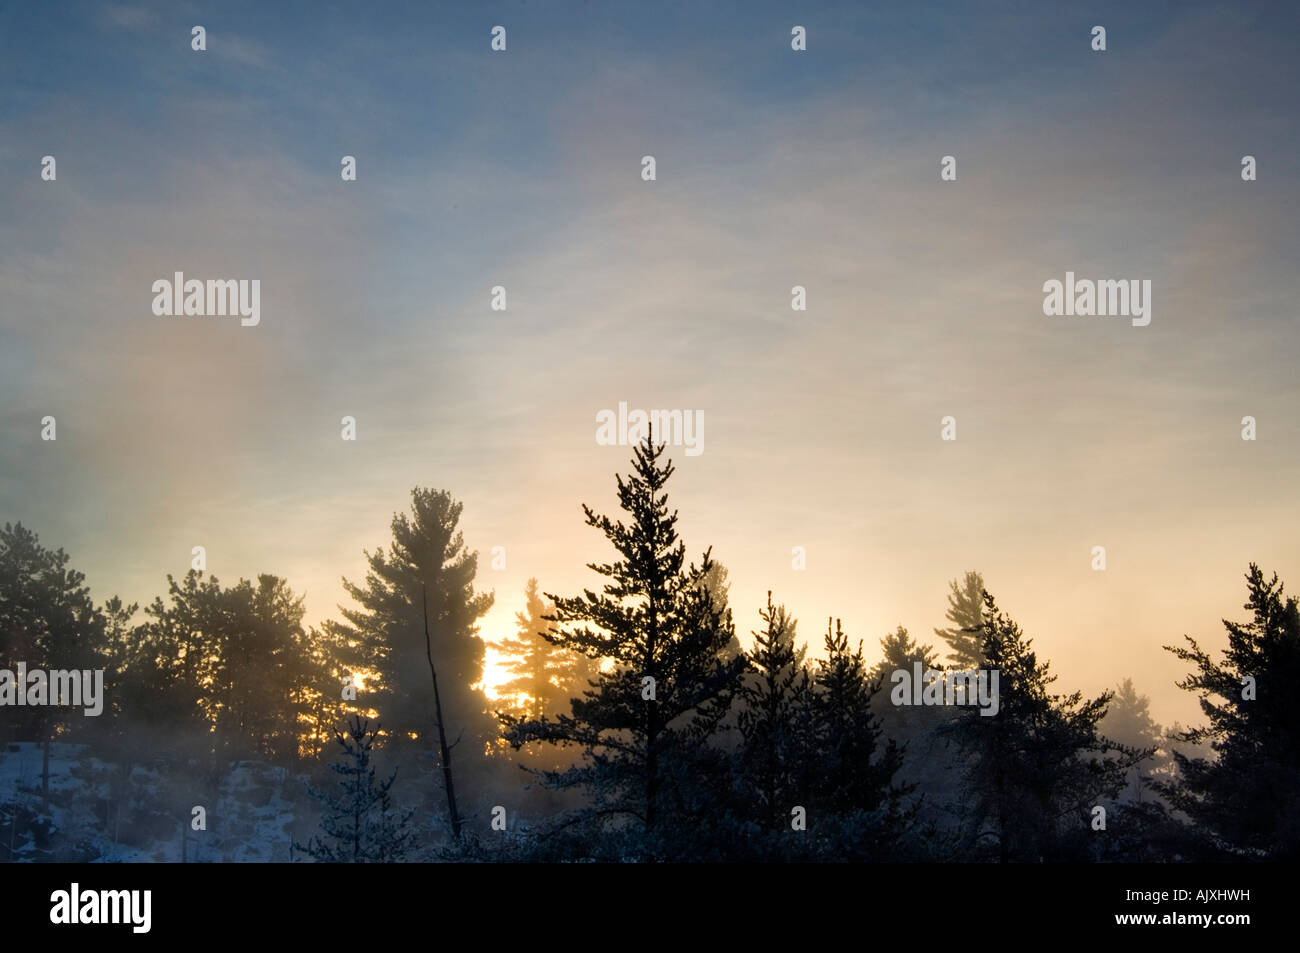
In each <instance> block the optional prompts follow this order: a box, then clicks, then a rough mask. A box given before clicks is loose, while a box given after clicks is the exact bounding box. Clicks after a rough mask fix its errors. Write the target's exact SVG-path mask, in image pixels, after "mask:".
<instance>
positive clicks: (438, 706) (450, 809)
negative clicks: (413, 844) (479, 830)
mask: <svg viewBox="0 0 1300 953" xmlns="http://www.w3.org/2000/svg"><path fill="white" fill-rule="evenodd" d="M420 593H421V595H422V597H423V598H422V601H423V603H424V652H425V656H426V657H427V658H428V659H429V677H430V678H432V679H433V707H434V711H435V713H436V715H437V720H438V747H439V749H440V751H441V754H442V781H443V787H445V788H446V790H447V813H448V814H449V815H450V817H451V833H452V836H453V837H455V838H456V839H457V840H460V812H458V811H457V810H456V786H455V784H454V783H453V782H452V776H451V749H450V748H449V747H447V731H446V728H445V727H444V725H443V723H442V698H441V696H440V695H439V694H438V672H437V670H436V669H434V667H433V644H432V643H431V642H430V641H429V590H428V587H427V586H425V585H421V586H420Z"/></svg>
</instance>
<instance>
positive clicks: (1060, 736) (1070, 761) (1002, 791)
mask: <svg viewBox="0 0 1300 953" xmlns="http://www.w3.org/2000/svg"><path fill="white" fill-rule="evenodd" d="M980 628H981V632H982V634H983V644H982V647H981V653H982V656H983V659H984V667H985V668H986V670H989V671H992V670H996V671H997V673H998V709H997V713H996V714H994V715H991V716H989V715H984V714H982V713H981V712H982V711H983V709H982V708H980V707H967V708H963V709H961V714H960V715H959V716H958V717H957V718H956V719H955V720H954V721H953V722H952V723H950V725H948V726H945V729H944V730H945V731H947V732H950V733H951V735H952V736H953V737H955V739H956V740H957V742H958V743H959V744H960V745H961V747H962V749H963V751H964V753H965V755H966V758H967V765H968V771H967V775H966V794H967V797H968V801H969V805H970V808H971V816H970V818H969V821H970V826H969V828H968V831H967V834H968V838H969V839H968V848H969V849H970V850H971V851H972V853H974V854H975V856H981V855H986V856H988V857H989V859H994V860H999V861H1030V862H1040V861H1045V860H1066V859H1084V858H1085V857H1087V856H1090V854H1089V850H1090V848H1091V845H1090V844H1089V842H1088V841H1087V840H1086V838H1087V837H1088V836H1089V835H1090V831H1091V829H1090V826H1089V822H1090V819H1091V811H1092V808H1093V807H1094V806H1096V805H1098V803H1099V802H1100V801H1101V800H1103V799H1112V800H1113V799H1114V798H1116V797H1117V796H1118V795H1119V793H1120V791H1121V790H1122V789H1123V788H1124V783H1125V779H1126V775H1127V772H1128V770H1129V768H1131V767H1132V766H1133V764H1135V763H1136V762H1137V760H1139V758H1138V754H1137V753H1135V752H1132V751H1130V750H1126V749H1123V748H1122V746H1119V745H1117V744H1115V743H1113V742H1110V741H1108V740H1107V739H1105V738H1103V737H1101V736H1100V734H1099V733H1098V730H1097V723H1098V722H1099V721H1100V720H1101V718H1102V717H1103V716H1104V715H1105V714H1106V705H1107V702H1108V701H1109V700H1110V692H1105V693H1103V694H1102V695H1100V696H1098V697H1097V698H1094V699H1092V700H1090V701H1084V700H1083V695H1082V693H1080V692H1074V693H1073V694H1070V695H1065V696H1062V695H1055V694H1052V693H1051V692H1050V691H1049V686H1050V685H1051V683H1052V682H1054V681H1055V680H1056V676H1055V675H1053V674H1051V673H1050V671H1049V664H1048V663H1047V662H1041V663H1040V662H1039V661H1038V656H1037V653H1036V652H1034V650H1033V649H1032V645H1033V640H1032V639H1027V638H1026V637H1025V635H1024V632H1023V631H1022V630H1021V628H1020V626H1018V625H1017V624H1016V623H1015V622H1013V621H1012V620H1011V619H1009V618H1007V617H1006V616H1005V615H1004V614H1003V613H1002V612H1000V611H999V610H998V607H997V604H996V603H995V602H994V600H993V597H992V596H991V595H989V594H988V593H985V595H984V610H983V621H982V623H981V626H980ZM990 681H991V679H990Z"/></svg>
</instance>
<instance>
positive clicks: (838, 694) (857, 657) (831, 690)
mask: <svg viewBox="0 0 1300 953" xmlns="http://www.w3.org/2000/svg"><path fill="white" fill-rule="evenodd" d="M825 643H826V658H825V659H819V660H818V665H817V672H816V676H815V678H814V686H815V691H814V694H813V708H814V711H815V713H816V719H817V732H818V738H819V742H820V743H819V747H818V759H817V760H818V765H819V768H820V778H819V791H818V792H817V793H818V800H819V801H820V802H821V803H822V804H824V805H825V806H826V807H827V808H829V809H831V810H834V811H837V812H841V813H847V812H852V811H875V810H877V809H878V808H881V807H882V806H890V807H892V806H894V805H896V804H897V802H898V800H899V798H900V797H901V796H902V794H903V793H904V792H903V791H902V790H900V789H898V788H896V787H894V786H893V779H894V775H895V774H897V772H898V769H899V768H900V767H901V766H902V760H903V759H902V752H901V751H900V750H899V748H898V745H897V744H895V743H894V741H892V740H888V741H883V742H882V731H881V727H880V721H879V719H878V718H877V717H876V714H875V712H874V711H873V710H872V698H873V696H874V694H875V690H876V684H875V683H874V682H873V680H872V679H871V677H870V673H869V672H868V670H867V665H866V662H865V661H864V660H863V656H862V643H861V642H859V643H858V646H857V648H856V649H853V650H850V648H849V640H848V636H846V635H845V634H844V630H843V628H842V627H841V625H840V620H838V619H836V620H835V627H834V628H833V629H832V628H831V624H830V620H827V623H826V637H825Z"/></svg>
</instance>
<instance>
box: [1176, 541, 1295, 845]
mask: <svg viewBox="0 0 1300 953" xmlns="http://www.w3.org/2000/svg"><path fill="white" fill-rule="evenodd" d="M1246 584H1247V588H1248V590H1249V594H1250V595H1249V599H1248V600H1247V602H1246V604H1245V608H1247V609H1249V610H1251V613H1252V618H1251V620H1250V621H1249V622H1246V623H1237V622H1229V621H1227V620H1226V619H1225V620H1224V622H1223V625H1224V627H1225V628H1226V629H1227V631H1228V645H1227V648H1226V649H1225V650H1224V652H1223V660H1222V661H1221V662H1216V661H1214V660H1213V659H1212V658H1211V657H1210V655H1209V654H1208V653H1207V652H1205V651H1204V650H1203V649H1202V648H1201V647H1200V646H1199V645H1198V644H1197V642H1196V640H1195V639H1193V638H1191V637H1190V636H1185V638H1186V640H1187V643H1188V644H1187V646H1186V647H1183V646H1179V647H1175V646H1165V648H1166V650H1168V651H1170V652H1172V653H1174V654H1175V655H1176V656H1178V658H1180V659H1182V660H1183V661H1184V662H1188V663H1190V664H1191V665H1192V666H1193V671H1192V672H1191V674H1189V675H1188V676H1187V677H1186V678H1185V679H1183V680H1182V681H1180V682H1179V683H1178V686H1179V687H1180V688H1182V689H1184V690H1186V691H1190V692H1195V693H1197V695H1198V696H1199V697H1200V703H1201V711H1203V712H1204V713H1205V716H1206V718H1208V719H1209V724H1208V725H1205V726H1202V727H1199V728H1191V729H1188V730H1186V731H1184V732H1183V733H1182V734H1181V736H1180V737H1181V740H1183V741H1186V742H1190V743H1192V744H1204V743H1206V742H1208V743H1209V744H1210V746H1211V748H1212V749H1213V751H1214V752H1215V754H1217V758H1214V759H1209V758H1199V757H1188V756H1186V755H1184V754H1183V753H1181V752H1178V751H1175V752H1174V759H1175V762H1176V764H1177V766H1178V772H1179V776H1180V783H1178V784H1167V785H1162V786H1161V790H1162V792H1163V793H1165V794H1166V795H1167V796H1168V797H1169V799H1170V801H1171V802H1172V803H1173V804H1174V806H1176V807H1177V808H1179V809H1180V810H1182V811H1183V812H1185V813H1186V814H1187V815H1188V816H1189V817H1190V818H1191V819H1192V821H1193V822H1194V823H1195V824H1196V825H1197V826H1198V827H1199V828H1201V829H1202V830H1204V831H1206V832H1208V833H1209V834H1210V836H1212V837H1213V838H1214V839H1215V840H1216V841H1217V843H1218V845H1219V847H1220V848H1221V849H1223V850H1226V851H1228V852H1230V853H1231V854H1234V855H1237V856H1244V857H1252V858H1268V859H1273V860H1281V859H1295V858H1296V857H1297V856H1300V805H1298V803H1297V800H1296V797H1295V793H1296V791H1297V790H1300V715H1297V712H1296V706H1295V696H1294V687H1295V685H1296V684H1297V681H1296V680H1297V678H1300V610H1298V609H1297V604H1296V599H1295V597H1294V596H1289V597H1288V596H1284V594H1283V587H1282V584H1281V583H1279V582H1278V578H1277V574H1276V573H1274V574H1273V577H1272V579H1265V578H1264V574H1263V573H1262V572H1261V571H1260V569H1259V567H1258V566H1257V565H1255V564H1254V563H1251V564H1250V570H1249V571H1248V572H1247V573H1246Z"/></svg>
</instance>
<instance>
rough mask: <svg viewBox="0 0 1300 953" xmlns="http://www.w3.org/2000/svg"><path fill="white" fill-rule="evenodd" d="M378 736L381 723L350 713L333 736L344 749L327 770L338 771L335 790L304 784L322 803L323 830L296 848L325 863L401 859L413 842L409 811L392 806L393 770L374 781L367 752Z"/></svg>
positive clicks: (380, 861) (393, 860)
mask: <svg viewBox="0 0 1300 953" xmlns="http://www.w3.org/2000/svg"><path fill="white" fill-rule="evenodd" d="M378 736H379V725H376V726H375V727H374V729H373V730H371V728H370V723H369V721H367V720H364V719H362V718H361V716H360V715H353V716H352V719H351V721H350V722H349V723H348V724H346V725H345V726H344V729H343V730H341V731H339V732H338V733H337V734H336V736H335V740H337V741H338V744H339V747H340V748H342V749H343V750H342V752H341V753H340V756H339V761H337V762H332V763H331V764H330V770H332V771H334V772H335V773H336V774H338V775H341V777H340V778H339V781H338V791H337V792H334V793H331V792H328V791H320V790H317V789H316V788H314V787H311V786H310V785H309V786H308V791H309V792H310V793H311V795H312V797H314V798H316V799H317V800H318V801H320V802H321V804H322V805H323V807H324V814H323V815H322V817H321V822H320V826H321V832H322V833H321V834H320V835H317V836H314V837H313V838H312V839H311V840H310V841H309V842H308V843H307V844H306V845H302V844H296V843H295V845H294V848H295V850H303V851H306V853H307V854H309V855H310V856H311V857H312V858H314V859H315V860H317V861H324V862H327V863H352V864H359V863H392V862H395V861H400V860H404V859H405V858H406V855H407V854H408V853H409V852H410V850H411V848H412V846H413V844H414V834H413V833H412V832H411V831H410V830H409V827H408V825H409V822H410V819H411V815H412V813H413V811H411V810H409V809H407V810H398V809H396V808H395V807H394V806H393V803H392V798H391V796H390V793H389V792H390V789H391V788H392V786H393V782H394V781H395V780H396V779H397V771H396V770H394V771H393V773H392V775H390V776H389V778H388V780H386V781H378V780H377V779H376V776H375V767H374V765H373V764H371V753H372V750H373V749H374V746H375V740H376V738H377V737H378Z"/></svg>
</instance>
